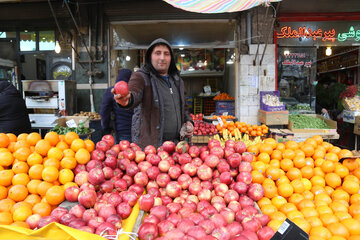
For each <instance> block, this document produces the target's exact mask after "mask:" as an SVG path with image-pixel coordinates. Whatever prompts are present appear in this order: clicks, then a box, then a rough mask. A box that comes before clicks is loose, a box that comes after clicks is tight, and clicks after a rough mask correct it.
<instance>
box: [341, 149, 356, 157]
mask: <svg viewBox="0 0 360 240" xmlns="http://www.w3.org/2000/svg"><path fill="white" fill-rule="evenodd" d="M353 156H354V155H353V153H352V152H351V151H350V150H348V149H341V150H340V152H339V153H338V157H339V159H340V158H345V157H353Z"/></svg>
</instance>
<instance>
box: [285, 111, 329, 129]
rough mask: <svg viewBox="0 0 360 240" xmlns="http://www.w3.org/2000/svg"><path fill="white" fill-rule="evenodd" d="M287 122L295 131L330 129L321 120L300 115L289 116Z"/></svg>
mask: <svg viewBox="0 0 360 240" xmlns="http://www.w3.org/2000/svg"><path fill="white" fill-rule="evenodd" d="M289 120H290V121H291V122H293V128H295V129H307V128H310V129H311V128H313V129H329V128H330V127H329V126H328V125H327V124H326V123H325V121H324V120H323V119H321V118H317V117H311V116H306V115H301V114H292V115H289Z"/></svg>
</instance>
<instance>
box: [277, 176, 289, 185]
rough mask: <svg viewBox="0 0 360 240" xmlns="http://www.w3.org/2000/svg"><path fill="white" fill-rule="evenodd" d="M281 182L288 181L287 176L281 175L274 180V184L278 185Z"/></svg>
mask: <svg viewBox="0 0 360 240" xmlns="http://www.w3.org/2000/svg"><path fill="white" fill-rule="evenodd" d="M282 183H290V180H289V179H288V177H287V176H285V175H281V176H280V178H279V179H278V180H277V181H276V186H279V185H280V184H282Z"/></svg>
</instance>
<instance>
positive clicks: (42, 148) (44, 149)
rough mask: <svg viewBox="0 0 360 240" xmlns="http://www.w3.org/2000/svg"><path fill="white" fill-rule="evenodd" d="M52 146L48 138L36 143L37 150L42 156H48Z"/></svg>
mask: <svg viewBox="0 0 360 240" xmlns="http://www.w3.org/2000/svg"><path fill="white" fill-rule="evenodd" d="M50 148H51V145H50V143H49V142H48V141H46V140H40V141H38V142H37V143H36V145H35V151H36V152H37V153H39V154H40V155H41V156H46V155H47V153H48V151H49V149H50Z"/></svg>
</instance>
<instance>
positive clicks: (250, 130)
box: [216, 120, 269, 136]
mask: <svg viewBox="0 0 360 240" xmlns="http://www.w3.org/2000/svg"><path fill="white" fill-rule="evenodd" d="M236 128H237V129H239V131H240V132H241V133H243V134H248V135H250V136H264V135H266V134H267V133H268V132H269V127H268V126H266V125H264V124H263V125H250V124H248V123H244V122H239V121H236V122H227V121H226V120H223V126H221V125H220V123H219V124H217V125H216V129H217V130H218V131H219V133H220V134H222V132H223V129H227V130H228V131H229V132H230V133H231V135H233V136H234V134H235V132H234V130H235V129H236Z"/></svg>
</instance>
